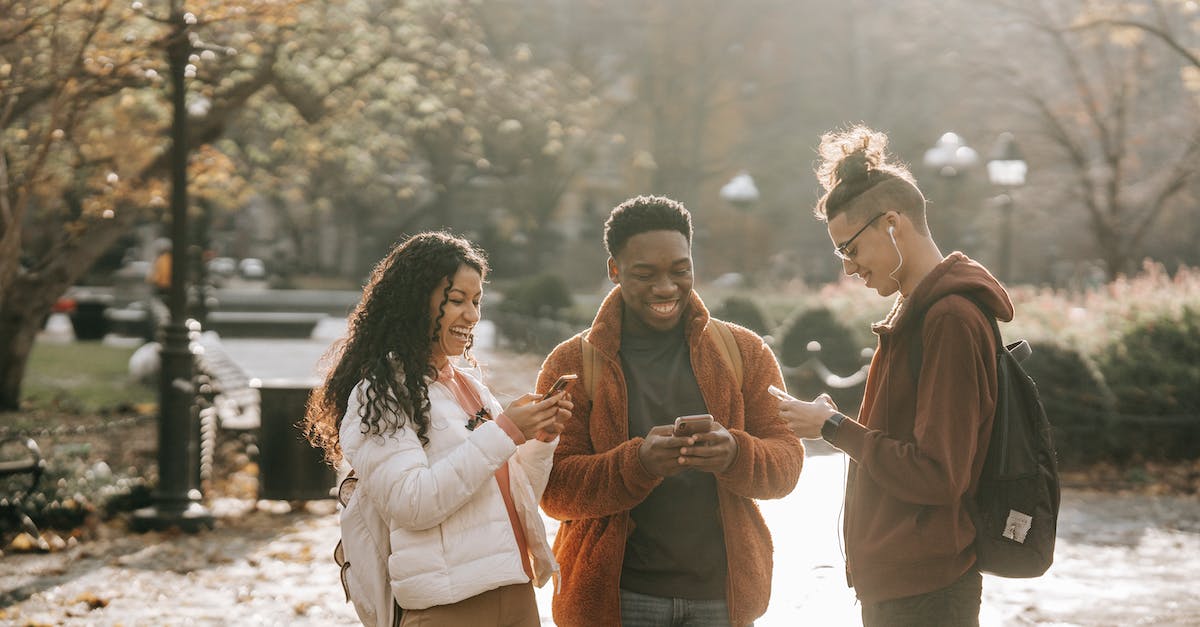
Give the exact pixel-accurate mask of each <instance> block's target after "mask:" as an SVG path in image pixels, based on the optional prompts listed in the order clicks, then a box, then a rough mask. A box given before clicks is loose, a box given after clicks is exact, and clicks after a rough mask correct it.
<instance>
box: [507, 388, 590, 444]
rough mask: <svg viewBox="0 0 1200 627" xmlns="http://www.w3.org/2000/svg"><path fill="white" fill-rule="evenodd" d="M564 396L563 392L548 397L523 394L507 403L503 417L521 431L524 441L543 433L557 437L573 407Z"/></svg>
mask: <svg viewBox="0 0 1200 627" xmlns="http://www.w3.org/2000/svg"><path fill="white" fill-rule="evenodd" d="M565 396H566V393H565V392H559V393H557V394H555V395H554V396H550V397H543V396H541V395H538V394H532V393H531V394H525V395H524V396H522V397H520V398H518V399H516V400H515V401H513V402H511V403H509V405H508V407H506V408H505V409H504V415H505V416H507V417H508V419H509V420H511V421H512V422H513V424H514V425H516V427H517V428H518V429H520V430H521V434H522V435H524V436H525V439H526V440H529V439H532V438H534V437H536V436H537V435H538V434H539V433H541V432H543V431H544V432H546V433H553V434H555V435H557V434H558V433H559V432H561V431H562V423H563V422H566V420H567V419H568V418H570V417H571V409H572V408H573V407H574V405H572V404H571V401H568V400H566V398H564V397H565ZM551 439H553V438H551Z"/></svg>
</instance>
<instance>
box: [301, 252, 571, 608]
mask: <svg viewBox="0 0 1200 627" xmlns="http://www.w3.org/2000/svg"><path fill="white" fill-rule="evenodd" d="M487 270H488V266H487V261H486V259H485V258H484V256H483V254H482V252H481V251H480V250H478V249H477V248H475V247H474V246H473V245H472V244H471V243H469V242H467V241H466V240H463V239H460V238H457V237H454V236H452V235H449V234H447V233H440V232H435V233H422V234H419V235H416V236H413V237H411V238H409V239H408V240H406V241H405V242H403V243H401V244H400V245H398V246H396V247H395V248H394V249H392V251H391V252H389V253H388V255H387V256H386V257H384V259H383V260H382V261H380V262H379V264H378V265H377V266H376V267H375V269H374V270H373V271H372V273H371V276H370V278H369V280H368V282H367V285H366V287H365V288H364V290H363V298H362V301H361V302H360V303H359V305H358V307H357V308H356V309H355V311H354V313H353V314H352V315H351V317H350V324H349V331H348V334H347V337H346V338H345V340H344V341H343V342H342V343H340V344H339V345H338V346H337V347H335V348H334V349H333V353H332V355H333V357H334V359H335V360H336V362H335V364H334V366H333V368H332V369H331V370H330V372H329V374H328V376H327V377H326V379H325V382H324V384H323V385H321V386H320V387H319V388H317V389H316V390H314V391H313V394H312V397H311V398H310V399H309V406H308V414H307V416H306V417H305V427H306V432H307V434H308V437H309V439H310V441H312V442H313V444H314V445H316V446H320V447H321V448H323V449H324V451H325V457H326V459H327V460H328V461H329V462H330V463H333V464H337V463H339V462H341V461H342V460H345V461H346V462H348V463H349V466H350V467H351V468H352V469H353V473H354V474H353V476H352V480H351V481H352V482H353V481H354V480H355V479H356V480H357V483H353V485H355V486H356V487H355V489H354V491H353V493H352V495H351V496H350V497H349V499H348V500H347V501H345V503H346V508H345V509H344V510H343V514H342V534H343V538H342V545H339V549H342V547H343V546H344V549H343V550H344V560H340V561H344V564H343V573H342V581H343V585H344V586H346V592H347V596H348V598H350V600H352V601H354V602H355V606H356V609H357V610H358V611H359V615H360V617H361V618H363V619H364V623H367V622H369V623H372V624H377V625H393V624H396V625H418V624H439V625H440V624H456V625H457V624H462V625H497V626H499V625H506V626H507V625H513V626H517V625H520V626H525V625H530V626H533V625H538V624H539V617H538V610H537V604H536V601H535V598H534V594H533V587H532V585H531V584H532V583H536V584H537V585H539V586H541V585H543V584H545V583H546V581H547V580H548V579H549V578H550V577H551V575H553V574H554V573H555V572H557V568H558V567H557V564H556V563H555V561H554V557H553V553H552V551H551V549H550V546H549V544H548V543H547V541H546V532H545V528H544V526H543V524H542V519H541V517H540V516H539V515H538V510H537V504H538V500H539V499H540V498H541V495H542V491H543V490H544V489H545V486H546V479H547V477H548V475H549V472H550V465H551V461H552V456H553V453H554V448H555V446H556V445H557V444H558V437H557V436H558V433H559V432H560V431H561V430H562V423H563V421H564V420H566V419H567V418H569V417H570V415H571V408H572V405H571V403H570V401H568V400H566V398H565V397H564V393H561V392H560V393H558V394H556V395H554V396H551V397H549V398H547V399H544V400H543V399H541V397H540V396H537V395H534V394H526V395H524V396H522V397H521V398H518V399H517V400H515V401H513V402H512V403H511V404H509V406H508V407H507V408H505V409H503V410H501V408H500V405H499V403H498V402H497V400H496V398H495V397H494V396H493V395H492V393H491V392H490V391H489V390H488V388H487V387H486V386H485V385H483V383H482V381H481V378H480V375H479V372H478V369H477V364H476V363H475V360H474V359H473V358H472V357H471V355H470V352H469V351H470V348H471V345H472V343H473V339H474V337H473V335H472V331H473V329H474V327H475V325H476V323H478V322H479V320H480V303H481V299H482V296H483V282H484V278H485V276H486V274H487ZM459 356H461V357H463V358H465V360H466V361H467V362H468V363H469V366H470V367H469V368H468V367H465V366H463V365H456V364H455V363H454V358H456V357H459ZM348 516H350V518H349V519H348ZM363 521H365V522H363ZM383 530H386V535H387V540H386V542H385V541H384V540H382V539H381V538H379V537H376V536H380V535H383ZM373 531H377V532H378V533H373ZM372 546H373V547H376V548H377V550H376V552H375V553H371V552H370V551H366V550H363V547H372ZM364 555H376V556H378V558H379V559H369V558H366V561H367V563H365V564H363V563H362V562H363V559H364V558H363V557H362V556H364ZM360 564H361V565H360ZM380 591H383V592H380ZM364 597H370V598H369V599H364ZM364 605H365V606H366V607H367V612H366V614H365V615H364V612H363V607H364ZM398 608H404V609H403V610H399V609H398ZM401 617H402V618H401Z"/></svg>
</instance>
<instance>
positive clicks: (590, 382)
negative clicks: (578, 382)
mask: <svg viewBox="0 0 1200 627" xmlns="http://www.w3.org/2000/svg"><path fill="white" fill-rule="evenodd" d="M579 347H580V349H582V352H583V356H582V358H581V361H582V362H583V372H581V373H579V374H580V376H581V377H583V389H584V390H585V391H586V392H587V397H588V399H589V400H590V399H592V398H593V397H595V396H596V361H597V356H596V347H595V346H592V343H591V342H589V341H588V340H587V331H584V332H583V333H581V334H579Z"/></svg>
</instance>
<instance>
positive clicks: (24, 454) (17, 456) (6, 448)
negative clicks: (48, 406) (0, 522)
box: [0, 436, 46, 539]
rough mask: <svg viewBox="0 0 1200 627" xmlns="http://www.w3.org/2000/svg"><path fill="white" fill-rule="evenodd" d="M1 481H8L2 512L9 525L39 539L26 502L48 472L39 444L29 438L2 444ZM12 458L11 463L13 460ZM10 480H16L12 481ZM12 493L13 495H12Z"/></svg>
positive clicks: (8, 439)
mask: <svg viewBox="0 0 1200 627" xmlns="http://www.w3.org/2000/svg"><path fill="white" fill-rule="evenodd" d="M0 451H2V452H3V456H0V479H3V480H4V483H5V489H6V492H4V493H0V511H2V512H3V516H4V520H5V525H6V526H7V525H8V524H14V527H15V528H19V529H20V530H21V531H24V532H26V533H28V534H29V535H30V536H31V537H33V538H35V539H37V538H39V533H38V528H37V526H36V525H34V524H33V520H32V519H31V518H29V515H28V514H26V513H25V511H24V508H23V501H24V499H25V498H26V497H28V496H29V495H30V494H31V493H32V492H33V490H34V489H35V488H36V487H37V484H38V481H40V480H41V478H42V474H43V473H44V472H45V470H46V460H45V459H43V458H42V452H41V450H40V449H38V445H37V442H34V441H33V439H32V438H29V437H26V436H9V437H6V438H4V439H3V440H0ZM10 457H11V459H10ZM10 477H13V478H15V479H13V480H11V481H10V480H9V478H10ZM9 490H10V491H9Z"/></svg>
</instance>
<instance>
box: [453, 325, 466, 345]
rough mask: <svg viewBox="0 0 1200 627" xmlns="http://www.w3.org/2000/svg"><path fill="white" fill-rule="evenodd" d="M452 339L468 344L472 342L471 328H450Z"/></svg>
mask: <svg viewBox="0 0 1200 627" xmlns="http://www.w3.org/2000/svg"><path fill="white" fill-rule="evenodd" d="M450 337H452V338H454V339H456V340H458V341H460V342H468V341H470V340H471V327H462V326H454V327H450Z"/></svg>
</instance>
